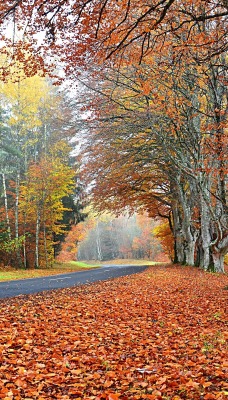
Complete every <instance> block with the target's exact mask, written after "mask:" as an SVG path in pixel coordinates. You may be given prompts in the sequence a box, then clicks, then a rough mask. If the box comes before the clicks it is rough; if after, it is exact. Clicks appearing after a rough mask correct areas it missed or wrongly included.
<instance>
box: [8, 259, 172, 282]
mask: <svg viewBox="0 0 228 400" xmlns="http://www.w3.org/2000/svg"><path fill="white" fill-rule="evenodd" d="M105 264H109V265H113V264H120V265H124V264H127V265H148V266H153V265H158V264H164V263H159V262H154V261H149V260H134V259H129V260H127V259H116V260H107V261H98V260H89V261H69V262H55V263H54V265H53V267H51V268H39V269H14V268H12V267H3V268H0V281H11V280H17V279H28V278H39V277H42V276H49V275H58V274H64V273H68V272H77V271H82V270H84V269H92V268H99V267H100V266H102V265H105Z"/></svg>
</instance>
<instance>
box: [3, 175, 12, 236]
mask: <svg viewBox="0 0 228 400" xmlns="http://www.w3.org/2000/svg"><path fill="white" fill-rule="evenodd" d="M2 183H3V193H4V204H5V215H6V225H7V233H8V238H9V240H11V229H10V220H9V212H8V197H7V191H6V177H5V174H4V173H2Z"/></svg>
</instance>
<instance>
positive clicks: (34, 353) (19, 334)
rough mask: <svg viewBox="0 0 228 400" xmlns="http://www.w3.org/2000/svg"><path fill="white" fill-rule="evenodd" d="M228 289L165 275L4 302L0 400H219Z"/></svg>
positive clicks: (226, 351)
mask: <svg viewBox="0 0 228 400" xmlns="http://www.w3.org/2000/svg"><path fill="white" fill-rule="evenodd" d="M227 285H228V279H227V276H219V275H216V274H210V273H205V272H203V271H200V270H198V269H196V268H195V269H194V268H189V267H176V266H174V267H171V266H168V265H167V266H164V265H163V266H156V267H151V268H149V269H148V270H147V271H145V272H143V273H140V274H137V275H132V276H128V277H123V278H118V279H115V280H112V281H106V282H100V283H96V284H92V285H85V286H81V287H76V288H70V289H64V290H57V291H51V292H46V293H40V294H37V295H30V296H22V297H20V298H19V297H18V298H12V299H5V300H1V316H0V326H1V332H2V334H1V338H0V349H1V356H0V357H1V365H0V379H1V388H0V398H1V399H5V400H11V399H13V400H20V399H25V398H26V399H40V400H41V399H50V398H52V399H61V400H63V399H65V400H67V399H78V400H80V399H81V400H82V399H83V400H89V399H91V400H92V399H93V400H95V399H96V400H101V399H106V400H116V399H120V400H142V399H145V400H149V399H151V400H168V399H172V400H190V399H192V400H201V399H204V400H225V399H226V396H227V393H228V381H227V374H228V364H227V355H228V348H227V341H228V329H227V290H226V289H227Z"/></svg>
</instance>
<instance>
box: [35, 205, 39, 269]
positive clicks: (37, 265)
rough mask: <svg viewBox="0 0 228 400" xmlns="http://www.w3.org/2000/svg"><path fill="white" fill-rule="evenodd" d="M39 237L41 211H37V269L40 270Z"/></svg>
mask: <svg viewBox="0 0 228 400" xmlns="http://www.w3.org/2000/svg"><path fill="white" fill-rule="evenodd" d="M39 235H40V212H39V209H37V217H36V251H35V268H39Z"/></svg>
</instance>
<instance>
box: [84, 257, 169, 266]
mask: <svg viewBox="0 0 228 400" xmlns="http://www.w3.org/2000/svg"><path fill="white" fill-rule="evenodd" d="M86 262H88V263H89V264H91V265H93V264H95V265H96V264H99V265H106V264H107V265H113V264H119V265H124V264H126V265H159V264H163V265H164V264H167V263H168V264H170V261H167V262H157V261H151V260H136V259H126V258H116V259H114V260H106V261H97V260H88V261H86Z"/></svg>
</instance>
